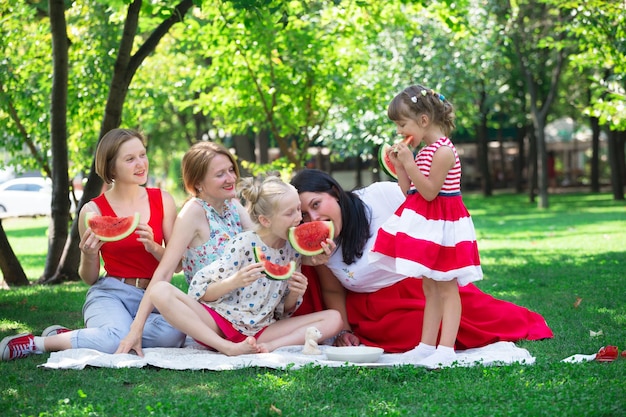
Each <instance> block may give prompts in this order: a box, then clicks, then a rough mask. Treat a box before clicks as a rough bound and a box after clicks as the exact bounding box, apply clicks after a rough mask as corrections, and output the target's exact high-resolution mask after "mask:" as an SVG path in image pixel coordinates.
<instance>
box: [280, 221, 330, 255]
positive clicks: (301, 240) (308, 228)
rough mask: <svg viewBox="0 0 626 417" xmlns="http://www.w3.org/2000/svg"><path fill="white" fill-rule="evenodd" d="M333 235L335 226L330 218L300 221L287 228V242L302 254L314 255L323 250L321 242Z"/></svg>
mask: <svg viewBox="0 0 626 417" xmlns="http://www.w3.org/2000/svg"><path fill="white" fill-rule="evenodd" d="M334 237H335V226H334V225H333V222H332V221H330V220H318V221H314V222H307V223H302V224H300V225H298V226H296V227H290V228H289V243H291V246H293V248H294V249H295V250H297V251H298V252H300V253H301V254H302V255H305V256H315V255H319V254H320V253H323V252H324V249H323V248H322V242H326V239H329V238H330V239H333V238H334Z"/></svg>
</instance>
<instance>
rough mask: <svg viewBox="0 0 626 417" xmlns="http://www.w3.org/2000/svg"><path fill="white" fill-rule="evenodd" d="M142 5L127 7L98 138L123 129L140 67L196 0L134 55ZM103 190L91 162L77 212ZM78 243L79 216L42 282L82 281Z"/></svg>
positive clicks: (188, 2) (138, 0)
mask: <svg viewBox="0 0 626 417" xmlns="http://www.w3.org/2000/svg"><path fill="white" fill-rule="evenodd" d="M141 3H142V2H141V0H134V1H133V2H132V3H131V4H129V6H128V12H127V14H126V21H125V23H124V30H123V32H122V38H121V39H120V46H119V49H118V54H117V59H116V61H115V67H114V71H113V78H112V80H111V87H110V88H109V96H108V98H107V102H106V106H105V110H104V118H103V121H102V126H101V128H100V134H99V138H101V137H102V136H104V134H105V133H107V132H108V131H110V130H111V129H114V128H116V127H119V126H120V124H121V119H122V110H123V108H124V101H125V99H126V94H127V93H128V87H129V86H130V83H131V81H132V79H133V77H134V75H135V73H136V72H137V70H138V68H139V66H140V65H141V63H142V62H143V61H144V60H145V59H146V57H148V55H150V54H151V53H152V52H153V51H154V49H155V48H156V46H157V45H158V43H159V42H160V40H161V39H162V38H163V37H164V36H165V35H166V34H167V32H168V31H169V29H170V28H171V27H172V25H174V24H175V23H177V22H180V21H181V20H182V18H183V17H184V16H185V14H187V11H188V10H189V9H190V8H191V7H192V6H193V0H182V1H181V2H180V3H179V4H178V5H177V6H176V7H175V10H174V11H173V12H172V14H171V15H170V17H168V18H167V19H166V20H164V21H163V22H161V24H160V25H159V26H158V27H157V28H156V29H155V30H154V31H153V32H152V34H151V35H150V36H149V37H148V39H146V41H145V42H144V43H143V44H142V45H141V46H140V47H139V48H138V49H137V50H136V52H135V54H134V55H131V54H132V52H133V50H134V47H133V44H134V40H135V36H136V34H137V27H138V23H139V13H140V10H141ZM98 140H99V139H98ZM101 190H102V180H101V179H100V178H99V177H98V176H97V175H96V173H95V169H94V164H93V162H92V164H91V171H90V173H89V176H88V177H87V183H86V184H85V189H84V191H83V196H82V197H81V199H80V202H79V203H78V212H80V209H81V208H82V206H83V205H84V204H85V203H87V202H88V201H90V200H91V199H92V198H94V197H96V196H98V194H100V192H101ZM79 242H80V236H79V235H78V216H76V218H75V219H74V221H73V223H72V228H71V231H70V235H69V237H68V238H67V240H66V242H65V246H64V250H63V255H62V257H61V262H60V264H59V267H58V268H57V271H56V272H55V274H54V275H53V276H51V277H48V278H46V279H45V280H44V281H43V283H46V284H53V283H55V284H56V283H60V282H63V281H66V280H78V279H80V277H79V276H78V264H79V262H80V250H79V249H78V243H79Z"/></svg>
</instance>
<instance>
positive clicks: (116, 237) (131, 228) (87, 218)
mask: <svg viewBox="0 0 626 417" xmlns="http://www.w3.org/2000/svg"><path fill="white" fill-rule="evenodd" d="M131 217H132V222H131V223H130V225H129V227H127V228H126V229H124V230H121V231H120V232H119V233H117V234H116V235H114V236H103V234H102V233H103V231H102V230H100V231H98V230H97V227H96V228H95V229H94V227H93V226H94V225H93V224H90V220H92V219H93V220H98V221H110V222H114V221H119V220H116V219H126V218H131ZM140 217H141V215H140V214H139V213H138V212H136V213H135V214H134V215H132V216H128V217H115V216H101V215H99V214H97V213H96V212H94V211H89V212H87V213H85V227H87V228H90V227H91V231H92V232H93V234H94V235H96V237H97V238H98V239H100V240H101V241H103V242H117V241H118V240H122V239H124V238H125V237H126V236H128V235H130V234H131V233H133V232H134V231H135V229H136V228H137V225H139V218H140Z"/></svg>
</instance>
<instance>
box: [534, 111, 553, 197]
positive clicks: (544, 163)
mask: <svg viewBox="0 0 626 417" xmlns="http://www.w3.org/2000/svg"><path fill="white" fill-rule="evenodd" d="M545 127H546V123H545V120H544V119H541V118H540V119H539V120H538V121H537V124H536V130H537V179H538V180H539V203H538V205H539V208H543V209H547V208H548V207H549V206H550V203H549V201H548V170H547V167H548V152H547V150H546V135H545V133H544V130H545Z"/></svg>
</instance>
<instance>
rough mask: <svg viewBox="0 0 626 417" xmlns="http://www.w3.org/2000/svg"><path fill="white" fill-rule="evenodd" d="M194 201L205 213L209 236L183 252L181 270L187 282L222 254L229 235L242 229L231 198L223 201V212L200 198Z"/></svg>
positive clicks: (231, 235) (237, 212)
mask: <svg viewBox="0 0 626 417" xmlns="http://www.w3.org/2000/svg"><path fill="white" fill-rule="evenodd" d="M194 201H195V202H197V203H198V204H200V205H201V206H202V208H203V209H204V211H205V213H206V219H207V221H208V222H209V226H210V228H211V236H210V237H209V240H207V241H206V242H205V243H204V244H203V245H200V246H196V247H193V248H190V247H188V248H187V250H186V251H185V253H184V254H183V272H184V274H185V279H186V280H187V284H189V283H190V282H191V279H192V278H193V276H194V274H195V273H196V272H198V271H199V270H200V269H202V268H203V267H205V266H207V265H208V264H210V263H211V262H213V261H214V260H216V259H217V258H218V257H219V256H220V255H221V254H222V250H223V249H224V246H225V245H226V243H227V242H228V241H229V240H230V238H231V237H233V236H235V235H236V234H237V233H240V232H241V231H243V226H242V225H241V219H240V218H239V211H237V206H235V205H234V204H233V202H232V201H231V200H226V202H225V203H224V210H223V214H220V213H218V212H217V210H215V208H214V207H213V206H211V205H210V204H209V203H207V202H206V201H204V200H202V199H200V198H195V199H194Z"/></svg>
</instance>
